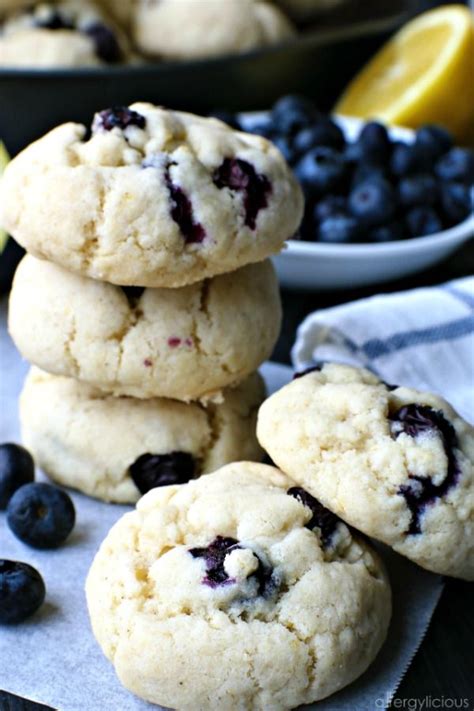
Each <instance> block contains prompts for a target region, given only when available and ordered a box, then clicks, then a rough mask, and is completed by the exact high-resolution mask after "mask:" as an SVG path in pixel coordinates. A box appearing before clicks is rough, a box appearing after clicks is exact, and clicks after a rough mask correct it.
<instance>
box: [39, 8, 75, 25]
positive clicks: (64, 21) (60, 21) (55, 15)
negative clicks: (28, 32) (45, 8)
mask: <svg viewBox="0 0 474 711" xmlns="http://www.w3.org/2000/svg"><path fill="white" fill-rule="evenodd" d="M34 24H35V27H39V28H41V29H43V30H73V29H74V22H72V20H71V19H70V18H69V17H67V16H66V15H64V14H63V13H62V12H59V10H56V9H55V10H52V9H51V11H50V12H48V13H47V12H45V13H44V14H39V15H37V16H36V17H35V20H34Z"/></svg>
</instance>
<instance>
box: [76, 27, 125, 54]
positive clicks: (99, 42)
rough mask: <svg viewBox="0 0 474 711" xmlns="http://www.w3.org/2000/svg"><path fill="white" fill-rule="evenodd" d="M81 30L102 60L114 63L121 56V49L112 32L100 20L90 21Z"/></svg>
mask: <svg viewBox="0 0 474 711" xmlns="http://www.w3.org/2000/svg"><path fill="white" fill-rule="evenodd" d="M82 32H84V34H85V35H87V36H88V37H90V38H91V40H92V41H93V42H94V46H95V53H96V55H97V56H98V57H99V59H102V61H103V62H107V63H108V64H114V63H115V62H118V61H120V59H121V58H122V50H121V49H120V45H119V43H118V40H117V37H116V36H115V34H114V32H112V30H111V29H110V27H107V26H106V25H104V24H103V23H102V22H91V23H90V24H88V25H86V26H85V27H84V28H83V29H82Z"/></svg>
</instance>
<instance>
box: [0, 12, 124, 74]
mask: <svg viewBox="0 0 474 711" xmlns="http://www.w3.org/2000/svg"><path fill="white" fill-rule="evenodd" d="M127 54H128V46H127V41H126V39H125V38H124V36H123V34H122V32H121V30H119V29H118V28H117V27H116V26H114V24H113V22H111V21H110V20H109V19H108V18H107V17H105V16H104V15H103V14H102V13H101V12H100V11H99V10H98V8H97V7H96V5H94V4H93V3H89V2H87V1H85V2H82V0H62V1H61V2H58V3H51V2H37V3H36V4H35V3H29V6H28V7H26V8H25V9H23V10H22V11H21V12H16V13H14V14H11V15H9V16H7V17H6V18H5V19H4V21H3V22H2V24H1V33H0V66H15V67H38V68H41V67H80V66H96V65H99V64H114V63H116V62H119V61H121V60H124V59H125V58H126V55H127Z"/></svg>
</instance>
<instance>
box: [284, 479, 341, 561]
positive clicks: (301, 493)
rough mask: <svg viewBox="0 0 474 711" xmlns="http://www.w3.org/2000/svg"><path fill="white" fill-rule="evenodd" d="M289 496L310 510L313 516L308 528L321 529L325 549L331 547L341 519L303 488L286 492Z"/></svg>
mask: <svg viewBox="0 0 474 711" xmlns="http://www.w3.org/2000/svg"><path fill="white" fill-rule="evenodd" d="M286 493H287V494H288V495H289V496H293V498H295V499H297V500H298V501H299V502H300V503H301V504H303V506H306V507H307V508H308V509H310V511H311V513H312V516H311V518H310V520H309V521H308V523H307V524H306V528H309V529H310V530H313V529H314V528H319V531H320V536H321V543H322V545H323V547H324V548H326V547H327V546H329V545H330V543H331V539H332V537H333V534H334V531H335V530H336V528H337V525H338V523H339V520H340V519H339V518H338V517H337V516H336V514H333V512H332V511H329V509H327V508H326V507H325V506H323V505H322V503H321V502H320V501H318V500H317V499H315V498H314V496H311V494H310V493H309V492H308V491H306V489H303V488H302V487H301V486H293V487H291V489H288V491H287V492H286Z"/></svg>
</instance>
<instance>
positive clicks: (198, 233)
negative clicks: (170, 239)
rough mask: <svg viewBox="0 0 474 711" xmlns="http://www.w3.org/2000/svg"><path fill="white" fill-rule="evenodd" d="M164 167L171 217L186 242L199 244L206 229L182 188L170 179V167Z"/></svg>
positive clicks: (203, 237)
mask: <svg viewBox="0 0 474 711" xmlns="http://www.w3.org/2000/svg"><path fill="white" fill-rule="evenodd" d="M171 165H172V164H170V165H168V166H166V168H165V174H164V178H165V184H166V187H167V188H168V192H169V196H170V202H171V217H172V218H173V220H174V221H175V222H176V224H177V225H178V227H179V229H180V230H181V234H182V235H183V237H184V241H185V243H186V244H201V242H204V240H205V238H206V230H205V229H204V227H203V226H202V225H201V223H200V222H198V221H197V220H196V219H195V217H194V211H193V206H192V203H191V200H190V199H189V198H188V196H187V195H186V193H185V192H184V190H183V189H182V188H181V187H180V186H179V185H175V183H173V181H172V179H171V174H170V167H171Z"/></svg>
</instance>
